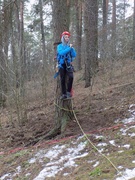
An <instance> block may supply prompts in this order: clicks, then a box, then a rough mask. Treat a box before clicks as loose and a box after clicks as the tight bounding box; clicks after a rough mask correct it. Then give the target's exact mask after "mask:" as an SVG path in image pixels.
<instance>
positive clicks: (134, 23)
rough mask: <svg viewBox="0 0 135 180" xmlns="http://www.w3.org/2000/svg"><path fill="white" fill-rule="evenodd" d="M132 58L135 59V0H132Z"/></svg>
mask: <svg viewBox="0 0 135 180" xmlns="http://www.w3.org/2000/svg"><path fill="white" fill-rule="evenodd" d="M132 49H133V59H134V60H135V0H134V14H133V45H132Z"/></svg>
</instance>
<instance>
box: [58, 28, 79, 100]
mask: <svg viewBox="0 0 135 180" xmlns="http://www.w3.org/2000/svg"><path fill="white" fill-rule="evenodd" d="M69 39H70V33H69V32H68V31H64V32H63V33H62V34H61V43H60V44H59V45H58V46H57V60H58V68H59V73H60V80H61V91H62V95H61V97H60V99H66V98H71V97H72V93H71V90H72V85H73V72H74V68H73V66H72V62H73V60H74V58H75V57H76V50H75V49H74V48H73V45H72V44H70V40H69Z"/></svg>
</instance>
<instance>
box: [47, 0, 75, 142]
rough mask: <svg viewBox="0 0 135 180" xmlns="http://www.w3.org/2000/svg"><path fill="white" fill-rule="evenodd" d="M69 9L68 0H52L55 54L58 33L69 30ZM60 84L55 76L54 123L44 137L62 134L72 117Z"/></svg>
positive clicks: (70, 103)
mask: <svg viewBox="0 0 135 180" xmlns="http://www.w3.org/2000/svg"><path fill="white" fill-rule="evenodd" d="M69 9H70V1H69V0H67V1H66V2H65V1H63V0H57V1H56V0H54V1H53V25H54V42H55V45H54V53H55V54H56V48H57V42H59V41H60V35H61V33H62V32H63V31H69V23H70V22H69V17H70V16H69V15H70V14H69V12H70V11H69ZM60 95H61V84H60V77H59V76H58V77H57V85H56V99H55V123H54V128H53V129H52V130H51V131H50V132H49V133H48V134H46V135H45V138H46V139H48V138H53V137H55V136H57V135H58V134H61V136H64V133H65V130H66V127H67V123H68V121H69V120H70V119H72V117H73V113H72V100H71V99H68V100H60Z"/></svg>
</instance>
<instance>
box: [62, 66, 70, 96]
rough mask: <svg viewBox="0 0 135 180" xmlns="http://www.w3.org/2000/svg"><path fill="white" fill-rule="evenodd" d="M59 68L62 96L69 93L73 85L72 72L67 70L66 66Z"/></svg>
mask: <svg viewBox="0 0 135 180" xmlns="http://www.w3.org/2000/svg"><path fill="white" fill-rule="evenodd" d="M62 67H63V68H60V79H61V91H62V94H66V92H71V89H72V84H73V71H70V70H68V69H67V67H66V64H63V65H62Z"/></svg>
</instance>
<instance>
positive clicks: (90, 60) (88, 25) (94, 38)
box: [85, 0, 98, 87]
mask: <svg viewBox="0 0 135 180" xmlns="http://www.w3.org/2000/svg"><path fill="white" fill-rule="evenodd" d="M85 41H86V63H85V87H89V86H91V78H92V77H93V76H94V75H95V73H96V72H97V68H98V2H97V0H90V1H89V0H85Z"/></svg>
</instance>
